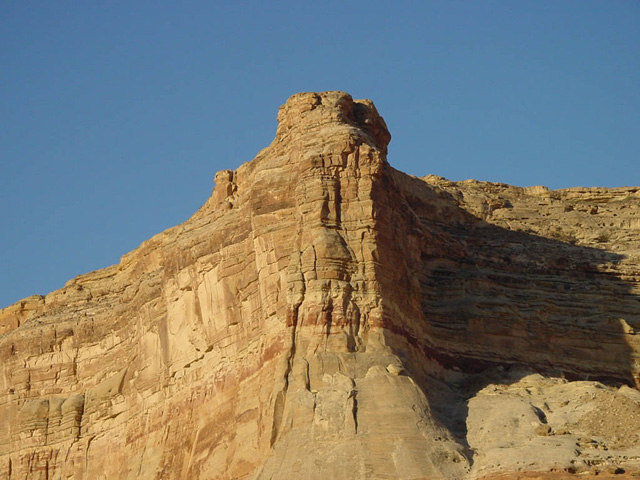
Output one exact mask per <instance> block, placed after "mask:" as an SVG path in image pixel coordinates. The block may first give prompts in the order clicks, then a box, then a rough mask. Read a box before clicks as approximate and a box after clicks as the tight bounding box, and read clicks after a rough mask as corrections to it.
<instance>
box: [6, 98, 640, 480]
mask: <svg viewBox="0 0 640 480" xmlns="http://www.w3.org/2000/svg"><path fill="white" fill-rule="evenodd" d="M278 121H279V125H278V129H277V133H276V138H275V139H274V141H273V142H272V144H271V145H270V146H269V147H267V148H266V149H264V150H262V151H261V152H260V153H259V154H258V155H257V157H256V158H255V159H254V160H253V161H251V162H248V163H245V164H243V165H242V166H240V167H239V168H238V169H237V170H235V171H231V170H225V171H222V172H218V173H217V174H216V177H215V182H216V187H215V189H214V191H213V194H212V196H211V197H210V198H209V200H208V201H207V202H206V203H205V205H203V206H202V208H201V209H200V210H198V211H197V212H196V213H195V214H194V215H193V217H192V218H191V219H189V220H188V221H187V222H185V223H183V224H182V225H179V226H177V227H174V228H171V229H169V230H167V231H165V232H163V233H161V234H158V235H156V236H154V237H153V238H151V239H150V240H148V241H146V242H144V243H143V244H142V245H141V246H140V247H139V248H137V249H136V250H134V251H132V252H130V253H128V254H127V255H125V256H124V257H123V258H122V259H121V261H120V263H119V264H118V265H114V266H111V267H108V268H105V269H103V270H99V271H96V272H92V273H89V274H87V275H82V276H80V277H77V278H75V279H73V280H71V281H69V282H68V283H67V284H66V285H65V287H64V288H62V289H60V290H57V291H54V292H52V293H50V294H48V295H46V296H32V297H28V298H26V299H24V300H22V301H20V302H18V303H16V304H14V305H11V306H9V307H7V308H5V309H3V310H1V311H0V358H1V360H2V376H1V377H0V477H1V478H9V479H18V478H20V479H23V478H30V479H47V480H52V479H67V478H75V479H102V478H104V479H112V478H123V479H124V478H131V479H133V478H143V479H160V478H163V479H164V478H176V479H178V478H183V479H213V478H222V479H236V478H237V479H240V478H243V479H244V478H246V479H249V478H252V479H297V478H309V479H316V478H353V479H372V478H380V479H383V478H388V479H460V480H462V479H481V478H484V479H489V478H495V479H498V478H500V479H509V478H513V479H515V478H541V479H547V478H548V479H564V478H571V477H572V476H573V475H575V474H584V475H585V476H580V477H579V478H589V477H590V476H596V474H597V475H598V478H607V475H614V474H615V476H616V477H617V478H624V477H625V476H627V477H631V476H633V475H638V474H640V437H639V433H640V392H639V391H638V390H637V387H638V384H639V381H640V356H639V352H640V340H639V337H638V335H637V332H638V331H639V330H640V297H639V295H640V208H639V207H640V188H631V187H623V188H615V189H604V188H590V189H582V188H575V189H566V190H556V191H550V190H548V189H546V188H544V187H530V188H518V187H512V186H509V185H504V184H495V183H485V182H477V181H465V182H451V181H448V180H446V179H443V178H440V177H435V176H428V177H425V178H416V177H412V176H409V175H406V174H403V173H401V172H399V171H396V170H394V169H393V168H392V167H391V166H390V165H389V164H388V163H387V160H386V153H387V145H388V143H389V140H390V134H389V132H388V130H387V127H386V125H385V123H384V121H383V119H382V117H380V115H379V114H378V112H377V111H376V109H375V107H374V106H373V104H372V103H371V102H370V101H368V100H355V101H354V100H353V99H352V98H351V97H350V96H349V95H348V94H346V93H343V92H324V93H302V94H297V95H294V96H292V97H291V98H290V99H289V100H288V101H287V103H286V104H285V105H283V106H282V107H281V109H280V111H279V114H278Z"/></svg>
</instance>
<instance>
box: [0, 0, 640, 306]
mask: <svg viewBox="0 0 640 480" xmlns="http://www.w3.org/2000/svg"><path fill="white" fill-rule="evenodd" d="M638 25H640V2H638V1H632V0H629V1H615V2H612V1H589V0H579V1H578V0H575V1H569V0H565V1H555V0H554V1H543V0H535V1H523V0H521V1H512V2H505V1H500V2H497V1H465V2H457V1H444V0H443V1H437V2H434V1H416V2H408V1H405V2H403V1H399V2H386V1H385V2H377V1H367V2H364V1H362V2H356V1H351V2H350V1H340V2H337V1H335V2H334V1H328V2H305V1H295V2H294V1H291V2H288V1H286V2H276V1H271V2H242V1H233V2H231V1H229V2H216V1H209V2H204V1H185V2H162V1H154V2H146V1H135V2H130V1H113V2H79V1H75V2H74V1H56V2H50V1H46V2H45V1H38V2H35V1H28V0H22V1H19V2H11V1H4V2H2V8H1V9H0V64H1V65H2V69H0V112H1V115H2V117H1V118H2V128H1V129H0V155H1V157H0V167H1V175H0V221H1V225H2V227H1V228H2V230H1V232H2V235H0V272H1V276H0V307H1V306H6V305H8V304H10V303H12V302H15V301H17V300H19V299H20V298H22V297H25V296H28V295H30V294H36V293H37V294H46V293H48V292H49V291H51V290H54V289H56V288H59V287H61V286H63V284H64V283H65V281H66V280H68V279H70V278H72V277H74V276H76V275H79V274H81V273H86V272H88V271H91V270H95V269H98V268H102V267H106V266H108V265H111V264H114V263H117V262H118V261H119V258H120V256H121V255H122V254H124V253H126V252H127V251H130V250H132V249H134V248H135V247H137V246H138V245H139V244H140V243H141V242H142V241H143V240H145V239H146V238H149V237H150V236H152V235H153V234H155V233H158V232H160V231H162V230H164V229H165V228H168V227H171V226H173V225H176V224H178V223H181V222H183V221H184V220H186V219H187V218H188V217H189V216H190V215H191V214H192V213H193V212H194V211H195V210H196V209H197V208H198V207H199V206H200V205H201V204H202V203H203V202H204V201H205V200H206V198H207V197H208V195H209V194H210V192H211V188H212V182H213V176H214V174H215V172H216V171H217V170H221V169H226V168H231V169H233V168H236V167H237V166H239V165H240V164H241V163H243V162H245V161H248V160H251V159H252V158H253V157H254V156H255V154H256V153H257V152H258V151H259V150H260V149H261V148H263V147H265V146H267V145H268V144H269V143H270V141H271V140H272V138H273V136H274V133H275V128H276V120H275V119H276V113H277V109H278V107H279V106H280V105H281V104H282V103H284V101H285V100H286V99H287V97H289V96H290V95H292V94H293V93H296V92H300V91H324V90H345V91H347V92H349V93H351V94H352V95H353V96H354V97H355V98H370V99H372V100H373V101H374V102H375V104H376V106H377V107H378V110H379V111H380V113H381V114H382V115H383V116H384V117H385V119H386V121H387V124H388V126H389V129H390V130H391V133H392V136H393V138H392V141H391V144H390V147H389V161H390V163H391V164H392V165H393V166H395V167H396V168H398V169H400V170H403V171H405V172H408V173H411V174H414V175H420V176H422V175H426V174H429V173H433V174H437V175H442V176H444V177H447V178H450V179H452V180H463V179H466V178H477V179H479V180H488V181H495V182H505V183H510V184H515V185H521V186H527V185H538V184H543V185H547V186H549V187H550V188H564V187H570V186H622V185H640V163H639V159H640V155H639V154H640V133H639V132H640V53H639V52H640V28H639V27H638Z"/></svg>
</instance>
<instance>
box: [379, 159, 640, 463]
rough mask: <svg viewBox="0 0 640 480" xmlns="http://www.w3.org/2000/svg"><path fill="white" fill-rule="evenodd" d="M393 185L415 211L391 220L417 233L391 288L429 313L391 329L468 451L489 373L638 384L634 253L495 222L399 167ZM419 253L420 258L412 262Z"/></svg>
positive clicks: (639, 311)
mask: <svg viewBox="0 0 640 480" xmlns="http://www.w3.org/2000/svg"><path fill="white" fill-rule="evenodd" d="M389 177H390V178H393V185H392V184H390V183H389V184H387V185H384V186H383V188H385V189H387V192H386V194H387V195H389V194H390V193H389V192H390V190H392V191H393V192H394V193H391V194H392V195H396V194H399V195H400V197H401V198H396V199H395V200H398V201H400V203H401V204H402V203H404V204H405V206H406V208H403V209H402V212H399V211H398V210H395V211H394V212H392V213H390V214H389V215H388V216H387V218H386V220H384V219H383V221H389V222H391V224H395V228H394V229H392V231H394V232H395V234H396V235H398V234H399V233H400V232H401V231H402V230H404V231H405V234H406V236H407V237H406V243H405V244H404V245H402V242H400V241H399V242H398V247H397V248H398V249H399V250H400V249H402V252H401V253H395V254H392V256H394V257H395V258H394V263H395V265H394V268H396V270H404V272H405V274H406V275H407V281H406V282H405V283H403V281H402V280H400V277H399V276H396V277H395V278H392V279H391V282H389V285H388V288H391V289H392V290H393V289H395V292H394V294H396V295H398V296H397V297H395V298H400V297H402V295H403V293H402V290H403V289H408V290H409V292H410V293H411V294H412V295H418V296H419V297H420V306H419V310H420V312H419V313H418V316H420V317H421V320H420V322H419V323H418V322H414V323H413V324H412V325H411V326H407V325H399V324H398V323H397V322H395V324H393V325H390V327H391V330H392V331H393V333H394V334H396V335H399V338H401V339H402V340H401V341H400V343H399V344H398V348H395V349H394V350H396V353H397V354H398V355H399V356H401V357H403V360H405V365H406V367H407V371H408V373H409V374H410V375H411V376H412V378H414V380H416V382H417V383H418V384H419V386H420V387H421V388H422V390H423V392H424V393H425V395H426V396H427V398H428V399H429V401H430V403H431V404H432V406H433V414H434V415H435V416H436V418H437V419H438V420H439V421H440V423H442V424H443V425H444V426H446V427H448V428H449V429H450V430H451V431H452V433H454V435H456V437H458V439H459V441H460V443H461V444H462V445H463V446H465V447H467V448H468V444H466V423H465V420H466V416H467V410H466V399H468V398H470V397H471V396H473V395H475V394H476V393H477V392H478V391H479V390H480V389H482V388H484V387H485V386H486V385H487V384H488V383H490V382H491V381H495V376H493V377H491V376H490V375H488V374H486V375H483V372H496V371H510V373H511V376H510V377H509V378H508V379H507V380H506V382H508V381H517V380H518V378H517V374H516V375H513V372H514V371H517V370H518V369H519V368H520V369H522V371H526V370H529V371H536V372H539V373H542V374H545V375H548V376H562V377H564V378H566V379H568V380H597V381H601V382H603V383H606V384H609V385H614V386H620V385H623V384H627V385H631V386H637V381H638V377H637V371H636V370H635V369H634V365H633V359H632V356H631V348H630V346H629V344H628V343H627V340H626V338H625V336H626V335H625V334H626V333H630V332H638V331H640V297H638V296H636V295H634V294H633V293H632V289H631V285H630V284H628V283H627V282H625V281H624V280H623V279H621V278H620V277H618V276H617V275H616V274H615V273H611V272H616V265H617V264H619V262H620V261H621V260H622V259H623V258H624V257H623V256H621V255H619V254H616V253H613V252H609V251H606V250H602V249H597V248H591V247H586V246H580V245H576V244H575V243H572V241H571V239H570V238H569V239H567V240H569V241H563V239H553V238H546V237H542V236H539V235H535V234H534V233H531V232H522V231H512V230H508V229H505V228H502V227H499V226H496V225H493V224H490V223H487V222H485V221H483V220H482V219H480V218H477V217H475V216H473V215H471V214H470V213H469V212H468V211H466V210H464V209H463V208H461V207H460V206H459V203H458V201H457V200H456V198H455V197H454V196H453V195H452V194H450V193H448V192H446V191H444V190H443V189H438V188H435V187H433V186H431V185H429V184H427V183H425V182H424V181H422V180H420V179H417V178H414V177H410V176H408V175H405V174H402V173H400V172H397V171H394V172H393V173H392V174H391V175H390V176H389ZM505 208H510V205H509V204H508V203H507V204H506V205H505ZM402 224H404V225H405V227H402V226H401V225H402ZM409 251H410V252H411V253H409V254H408V255H412V256H413V258H410V259H406V257H407V252H409ZM401 257H403V258H405V260H400V258H401ZM398 262H400V263H402V262H404V268H403V269H397V265H398V264H399V263H398ZM416 280H417V281H416ZM405 295H406V293H405ZM413 308H414V310H415V309H416V308H418V307H413ZM409 311H411V309H410V308H409ZM396 338H398V337H396ZM404 342H406V343H408V345H406V344H405V346H409V348H408V349H404V348H403V346H402V343H404ZM425 357H426V358H428V359H431V360H432V361H434V362H425ZM429 363H431V364H434V363H435V364H436V365H439V366H441V367H444V368H445V369H446V370H449V371H455V372H460V374H473V375H470V376H468V377H467V378H472V379H474V381H473V382H472V383H469V384H466V385H462V386H460V385H458V386H452V385H451V384H449V385H443V383H444V382H442V381H441V380H438V379H437V375H436V376H434V375H433V371H432V372H430V371H429V367H428V366H426V365H429ZM514 367H516V368H514ZM523 374H524V373H523ZM505 378H507V376H505ZM439 382H440V383H439ZM468 453H469V458H470V461H472V458H471V455H470V452H469V451H468Z"/></svg>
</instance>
